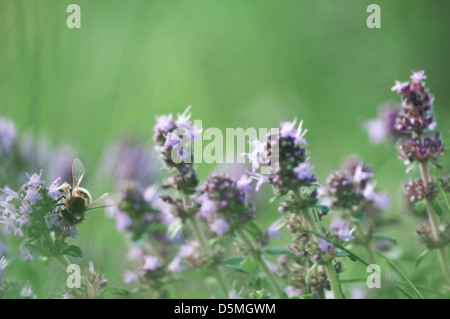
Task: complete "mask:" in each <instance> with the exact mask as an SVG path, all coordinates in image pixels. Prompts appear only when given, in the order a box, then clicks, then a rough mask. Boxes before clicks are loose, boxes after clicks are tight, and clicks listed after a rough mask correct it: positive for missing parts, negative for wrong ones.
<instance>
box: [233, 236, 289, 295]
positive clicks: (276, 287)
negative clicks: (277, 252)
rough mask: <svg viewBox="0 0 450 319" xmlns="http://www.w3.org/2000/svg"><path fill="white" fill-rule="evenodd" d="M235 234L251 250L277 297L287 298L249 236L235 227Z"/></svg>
mask: <svg viewBox="0 0 450 319" xmlns="http://www.w3.org/2000/svg"><path fill="white" fill-rule="evenodd" d="M236 234H237V235H238V236H239V238H241V239H242V241H243V242H244V244H245V245H246V246H247V248H248V249H249V250H250V251H252V253H253V255H254V257H255V258H256V260H257V261H258V263H259V265H260V267H261V268H262V269H263V270H264V272H265V273H266V275H267V279H269V281H270V283H271V284H272V287H273V289H274V290H275V291H276V293H277V294H278V297H280V298H287V295H286V293H285V292H284V290H283V288H281V286H280V284H279V283H278V281H277V279H276V278H275V276H274V274H273V273H272V272H271V271H270V269H269V266H267V264H266V262H265V261H264V259H263V258H262V257H261V254H260V253H258V250H257V249H256V247H255V245H254V244H253V242H252V240H251V239H250V237H249V236H248V235H247V234H246V233H245V232H244V231H243V230H242V229H237V230H236Z"/></svg>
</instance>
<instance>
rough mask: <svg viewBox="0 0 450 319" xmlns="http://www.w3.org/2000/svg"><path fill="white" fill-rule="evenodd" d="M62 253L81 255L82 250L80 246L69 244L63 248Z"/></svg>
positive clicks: (74, 255) (73, 255)
mask: <svg viewBox="0 0 450 319" xmlns="http://www.w3.org/2000/svg"><path fill="white" fill-rule="evenodd" d="M62 254H63V255H67V256H72V257H83V252H82V251H81V248H80V247H78V246H75V245H70V246H68V247H66V248H64V250H63V252H62Z"/></svg>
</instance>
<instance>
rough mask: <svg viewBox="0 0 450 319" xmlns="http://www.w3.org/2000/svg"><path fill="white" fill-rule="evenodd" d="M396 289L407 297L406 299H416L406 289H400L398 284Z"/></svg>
mask: <svg viewBox="0 0 450 319" xmlns="http://www.w3.org/2000/svg"><path fill="white" fill-rule="evenodd" d="M395 287H397V289H398V290H400V291H401V292H402V293H403V294H405V295H406V297H408V298H409V299H414V297H413V296H411V295H410V294H409V292H407V291H406V290H405V289H403V288H402V287H400V286H399V285H398V284H395Z"/></svg>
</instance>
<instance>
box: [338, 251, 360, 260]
mask: <svg viewBox="0 0 450 319" xmlns="http://www.w3.org/2000/svg"><path fill="white" fill-rule="evenodd" d="M336 256H338V257H350V254H349V253H348V252H346V251H345V250H342V249H337V250H336ZM354 261H356V260H354Z"/></svg>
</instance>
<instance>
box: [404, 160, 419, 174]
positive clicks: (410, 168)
mask: <svg viewBox="0 0 450 319" xmlns="http://www.w3.org/2000/svg"><path fill="white" fill-rule="evenodd" d="M417 167H418V166H417V162H412V163H411V164H409V165H408V166H407V167H406V170H405V173H406V174H409V173H411V172H412V171H413V170H415V169H417Z"/></svg>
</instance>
